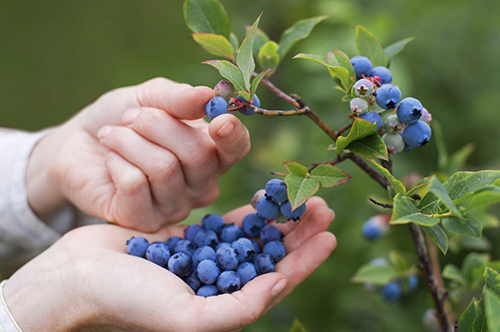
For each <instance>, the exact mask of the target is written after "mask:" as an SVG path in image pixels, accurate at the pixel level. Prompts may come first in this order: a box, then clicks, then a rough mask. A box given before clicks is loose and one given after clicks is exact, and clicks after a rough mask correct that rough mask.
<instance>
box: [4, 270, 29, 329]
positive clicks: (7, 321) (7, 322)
mask: <svg viewBox="0 0 500 332" xmlns="http://www.w3.org/2000/svg"><path fill="white" fill-rule="evenodd" d="M6 283H7V280H4V281H2V283H0V301H1V302H2V303H1V304H0V329H1V330H0V331H1V332H23V331H22V330H21V328H20V327H19V325H17V323H16V321H15V320H14V317H12V315H11V313H10V311H9V308H8V307H7V303H6V302H5V299H4V298H3V286H4V285H5V284H6Z"/></svg>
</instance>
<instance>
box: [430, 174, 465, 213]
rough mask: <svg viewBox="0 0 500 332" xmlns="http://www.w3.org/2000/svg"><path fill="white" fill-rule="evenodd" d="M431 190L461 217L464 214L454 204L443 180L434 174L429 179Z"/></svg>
mask: <svg viewBox="0 0 500 332" xmlns="http://www.w3.org/2000/svg"><path fill="white" fill-rule="evenodd" d="M429 191H430V192H432V193H433V194H434V195H436V197H438V198H439V199H440V200H441V202H442V203H443V204H444V205H445V206H446V207H447V208H448V209H449V210H450V211H451V212H452V213H453V214H454V215H455V216H458V217H461V216H462V214H461V213H460V211H458V208H457V207H456V206H455V204H453V202H452V200H451V198H450V196H449V195H448V192H447V191H446V188H445V187H444V186H443V184H442V183H441V181H439V179H438V178H437V177H436V176H433V177H432V178H431V180H430V181H429Z"/></svg>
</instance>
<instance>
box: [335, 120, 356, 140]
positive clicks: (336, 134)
mask: <svg viewBox="0 0 500 332" xmlns="http://www.w3.org/2000/svg"><path fill="white" fill-rule="evenodd" d="M351 127H352V122H350V123H348V124H346V125H344V126H342V127H340V128H339V130H337V131H336V132H335V138H338V137H339V136H340V135H342V133H343V132H344V131H346V130H347V129H350V128H351Z"/></svg>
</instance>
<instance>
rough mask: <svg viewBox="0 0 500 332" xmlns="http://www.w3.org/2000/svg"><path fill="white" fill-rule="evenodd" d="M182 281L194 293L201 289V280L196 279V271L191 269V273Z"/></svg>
mask: <svg viewBox="0 0 500 332" xmlns="http://www.w3.org/2000/svg"><path fill="white" fill-rule="evenodd" d="M182 280H184V282H185V283H186V284H188V286H189V287H191V289H192V290H193V291H194V292H195V293H196V291H197V290H198V289H199V288H200V287H201V280H200V278H198V272H197V271H196V269H191V272H190V273H189V275H188V276H187V277H184V278H183V279H182Z"/></svg>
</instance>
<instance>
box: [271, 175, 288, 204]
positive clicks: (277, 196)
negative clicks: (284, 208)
mask: <svg viewBox="0 0 500 332" xmlns="http://www.w3.org/2000/svg"><path fill="white" fill-rule="evenodd" d="M266 196H267V197H269V198H271V200H272V201H273V202H275V203H278V204H281V203H283V202H285V201H287V200H288V195H287V192H286V183H285V181H282V180H279V179H272V180H269V181H267V183H266Z"/></svg>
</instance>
